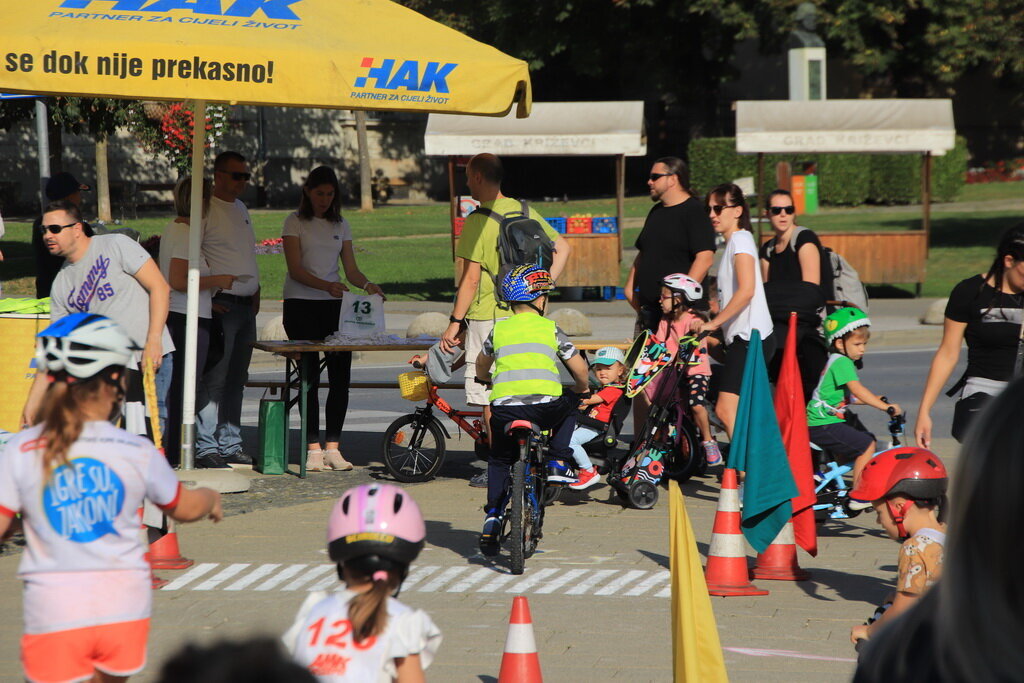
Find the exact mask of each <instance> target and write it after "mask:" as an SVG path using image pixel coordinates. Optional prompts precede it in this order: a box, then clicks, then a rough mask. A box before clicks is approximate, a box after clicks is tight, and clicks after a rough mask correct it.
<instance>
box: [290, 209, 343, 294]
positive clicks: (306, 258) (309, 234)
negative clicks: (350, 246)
mask: <svg viewBox="0 0 1024 683" xmlns="http://www.w3.org/2000/svg"><path fill="white" fill-rule="evenodd" d="M281 235H282V237H298V238H299V244H300V245H301V247H302V249H301V251H302V267H303V268H305V269H306V270H307V271H309V273H310V275H312V276H313V277H317V278H320V279H321V280H326V281H327V282H341V275H340V273H339V272H338V259H339V258H340V257H341V249H342V247H343V246H344V245H345V242H351V241H352V228H351V227H350V226H349V224H348V221H347V220H345V219H344V218H342V219H341V220H340V221H338V222H337V223H335V222H332V221H329V220H327V219H325V218H310V219H308V220H307V219H305V218H300V217H299V215H298V213H293V214H291V215H290V216H288V218H286V219H285V221H284V230H282V231H281ZM284 298H285V299H314V300H320V301H324V300H333V299H335V297H333V296H331V295H330V294H328V293H327V292H325V291H323V290H322V289H315V288H313V287H309V286H307V285H304V284H302V283H301V282H297V281H295V280H293V279H292V276H291V275H290V274H288V275H285V278H284Z"/></svg>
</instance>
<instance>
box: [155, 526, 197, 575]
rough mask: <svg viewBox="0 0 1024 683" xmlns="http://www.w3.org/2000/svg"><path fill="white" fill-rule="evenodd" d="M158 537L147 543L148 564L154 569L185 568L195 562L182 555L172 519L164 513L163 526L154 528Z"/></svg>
mask: <svg viewBox="0 0 1024 683" xmlns="http://www.w3.org/2000/svg"><path fill="white" fill-rule="evenodd" d="M153 532H154V533H156V534H157V535H158V538H157V539H156V540H155V541H153V542H152V543H150V544H149V557H150V564H151V565H153V567H154V568H155V569H187V568H188V567H191V566H192V565H193V564H195V563H194V562H193V561H192V560H190V559H188V558H186V557H183V556H182V554H181V550H180V549H179V548H178V533H177V532H176V531H175V530H174V520H172V519H168V517H167V515H164V528H163V529H154V530H153Z"/></svg>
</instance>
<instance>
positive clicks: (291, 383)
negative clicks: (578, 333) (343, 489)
mask: <svg viewBox="0 0 1024 683" xmlns="http://www.w3.org/2000/svg"><path fill="white" fill-rule="evenodd" d="M436 343H437V340H428V341H423V342H415V343H410V344H326V343H324V342H322V341H316V340H314V341H303V340H281V341H259V342H255V343H253V348H255V349H259V350H260V351H267V352H268V353H272V354H274V355H276V356H281V357H282V358H284V359H285V378H284V384H283V385H282V399H283V400H284V423H285V429H284V433H285V443H284V457H285V472H289V473H290V472H291V470H290V468H289V462H290V460H291V457H290V455H291V448H290V446H291V439H290V438H289V417H290V416H291V408H292V406H293V405H294V404H295V403H296V402H298V404H299V420H300V424H301V427H300V429H301V430H302V432H301V433H302V438H305V436H306V427H307V425H308V423H309V406H307V405H306V392H307V391H308V390H309V387H310V382H311V378H310V377H308V376H307V375H306V364H305V363H303V362H302V357H303V356H304V355H305V354H311V353H338V352H344V351H426V350H427V349H429V348H430V347H431V346H433V345H434V344H436ZM573 343H574V344H575V346H576V348H577V349H579V350H580V351H596V350H597V349H600V348H602V347H604V346H614V347H616V348H620V349H623V350H625V349H628V348H629V346H630V343H629V342H612V341H587V342H578V343H577V342H573ZM326 362H327V361H326V358H325V359H324V360H323V361H321V363H320V367H319V372H323V368H324V364H325V363H326ZM319 372H318V373H317V374H318V376H319ZM372 384H373V385H374V386H375V387H381V388H395V389H397V388H398V382H397V381H396V382H393V383H391V382H387V383H376V382H375V383H372ZM349 386H350V387H351V386H355V387H357V388H358V386H359V385H358V383H355V382H352V383H350V385H349ZM292 389H295V390H296V391H297V392H298V396H296V398H295V399H294V400H293V399H291V391H292ZM315 417H316V419H319V416H315ZM299 478H301V479H305V478H306V455H305V452H300V455H299Z"/></svg>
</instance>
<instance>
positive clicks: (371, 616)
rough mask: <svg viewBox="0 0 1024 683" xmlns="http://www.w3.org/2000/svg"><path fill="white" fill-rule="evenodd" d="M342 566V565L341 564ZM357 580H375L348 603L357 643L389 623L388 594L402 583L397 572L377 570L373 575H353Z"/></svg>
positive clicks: (376, 634)
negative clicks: (369, 587)
mask: <svg viewBox="0 0 1024 683" xmlns="http://www.w3.org/2000/svg"><path fill="white" fill-rule="evenodd" d="M339 566H340V565H339ZM350 571H351V570H350ZM351 578H352V579H353V580H355V581H356V582H364V581H373V588H371V589H370V590H368V591H366V592H365V593H360V594H359V595H356V596H355V597H354V598H352V601H351V602H349V605H348V619H349V621H351V622H352V637H353V638H355V641H356V642H357V643H361V642H362V641H364V640H366V639H368V638H372V637H374V636H378V635H380V634H381V633H383V632H384V629H385V628H387V625H388V604H387V601H388V596H389V595H391V594H392V593H394V592H395V589H396V588H398V586H399V584H400V583H401V580H400V578H399V577H398V576H397V575H396V573H395V572H390V571H385V570H383V569H380V570H377V571H376V572H374V573H373V577H372V579H371V577H368V576H366V577H357V576H351Z"/></svg>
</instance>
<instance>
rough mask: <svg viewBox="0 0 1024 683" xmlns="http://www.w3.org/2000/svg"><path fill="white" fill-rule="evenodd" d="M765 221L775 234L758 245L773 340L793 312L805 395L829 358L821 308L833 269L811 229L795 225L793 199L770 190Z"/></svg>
mask: <svg viewBox="0 0 1024 683" xmlns="http://www.w3.org/2000/svg"><path fill="white" fill-rule="evenodd" d="M766 215H767V217H768V220H769V221H770V222H771V225H772V230H773V231H774V233H775V235H774V236H773V237H772V238H771V239H770V240H768V241H767V242H765V243H764V245H762V246H761V276H762V278H763V279H764V283H765V285H764V293H765V297H766V298H767V300H768V310H769V311H770V313H771V316H772V322H774V324H775V331H776V337H777V338H778V339H785V338H786V334H787V333H788V331H789V314H790V312H795V313H796V314H797V351H796V353H797V362H798V363H799V365H800V377H801V380H802V381H803V386H804V396H805V397H810V395H811V393H812V392H813V391H814V387H815V386H816V385H817V382H818V378H819V377H820V376H821V372H822V370H823V369H824V368H825V362H826V361H827V360H828V348H827V347H826V345H825V341H824V339H822V337H821V332H820V331H819V328H820V327H821V314H820V311H821V309H822V308H823V307H824V306H825V302H826V301H827V300H829V299H831V298H832V267H831V265H830V263H829V257H828V253H827V252H826V251H825V250H824V249H823V248H822V246H821V241H820V240H819V239H818V236H817V235H815V234H814V232H813V231H812V230H808V229H807V228H804V227H801V226H798V225H797V224H796V207H795V206H794V202H793V195H792V194H790V193H789V192H788V191H787V190H773V191H772V193H771V194H770V195H768V208H767V210H766ZM781 347H782V345H779V349H778V350H777V352H776V354H775V357H774V358H772V361H771V362H770V363H769V364H768V375H769V377H770V378H771V381H772V383H774V382H775V380H776V378H777V377H778V374H779V366H780V364H781V363H782V348H781Z"/></svg>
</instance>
